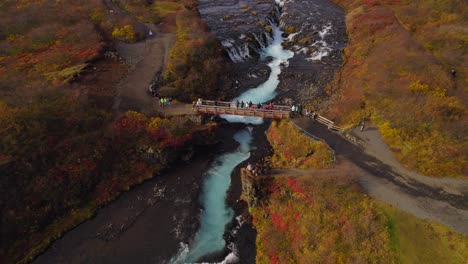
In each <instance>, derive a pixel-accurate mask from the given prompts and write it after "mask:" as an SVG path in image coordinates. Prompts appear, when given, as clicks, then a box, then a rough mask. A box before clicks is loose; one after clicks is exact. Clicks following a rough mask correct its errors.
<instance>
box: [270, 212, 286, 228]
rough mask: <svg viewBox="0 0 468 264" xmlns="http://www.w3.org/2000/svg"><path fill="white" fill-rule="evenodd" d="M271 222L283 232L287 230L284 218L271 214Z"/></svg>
mask: <svg viewBox="0 0 468 264" xmlns="http://www.w3.org/2000/svg"><path fill="white" fill-rule="evenodd" d="M271 222H272V223H273V225H274V226H276V227H279V228H281V229H282V230H285V229H286V222H285V221H284V220H283V218H282V217H281V216H280V215H279V214H277V213H273V214H271Z"/></svg>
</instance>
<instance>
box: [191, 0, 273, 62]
mask: <svg viewBox="0 0 468 264" xmlns="http://www.w3.org/2000/svg"><path fill="white" fill-rule="evenodd" d="M273 10H274V2H273V1H271V0H223V1H216V0H199V1H198V11H199V12H200V15H201V17H202V18H203V19H204V20H205V21H206V22H207V23H208V25H209V27H210V30H211V32H213V33H214V34H215V35H216V37H218V39H219V40H221V43H222V44H223V46H224V47H225V48H226V49H227V50H231V51H232V53H231V59H233V60H234V61H235V62H241V61H245V60H246V59H247V58H248V57H246V56H250V55H249V54H246V48H248V49H251V51H252V50H256V48H258V47H259V46H260V45H265V44H267V43H266V40H267V39H266V38H267V37H266V36H265V35H264V33H265V32H266V31H267V30H268V26H269V25H270V22H269V19H270V18H271V17H272V16H271V14H272V11H273ZM257 42H260V43H257ZM232 48H235V50H236V51H237V54H236V51H234V49H232ZM249 52H250V51H249ZM232 55H239V58H233V57H232ZM236 57H237V56H236Z"/></svg>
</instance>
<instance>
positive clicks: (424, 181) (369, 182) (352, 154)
mask: <svg viewBox="0 0 468 264" xmlns="http://www.w3.org/2000/svg"><path fill="white" fill-rule="evenodd" d="M293 121H294V123H295V124H297V125H298V126H299V127H301V128H303V129H304V130H306V131H307V132H308V133H310V134H312V135H314V136H317V137H319V138H322V139H323V140H325V141H326V142H327V143H328V144H329V145H330V147H331V148H333V149H334V151H335V153H336V155H337V165H336V166H337V167H336V168H334V169H332V170H330V172H332V171H333V170H334V171H335V172H336V171H338V172H340V173H341V172H343V171H348V170H349V167H350V166H349V164H350V163H351V164H352V167H354V169H353V173H356V175H357V177H358V180H359V182H360V184H361V186H362V187H363V188H364V189H365V191H366V192H367V193H368V194H369V195H371V196H372V197H374V198H376V199H378V200H382V201H384V202H387V203H389V204H391V205H393V206H395V207H397V208H399V209H401V210H404V211H406V212H409V213H412V214H414V215H416V216H418V217H421V218H426V219H430V220H434V221H438V222H441V223H443V224H445V225H447V226H449V227H451V228H453V229H454V230H456V231H458V232H460V233H463V234H468V197H467V196H468V180H465V179H450V178H431V177H427V176H424V175H421V174H418V173H415V172H412V171H409V170H408V169H406V168H404V167H403V166H402V165H401V164H400V163H398V161H397V160H396V159H395V157H394V156H393V154H392V153H391V151H390V149H389V148H388V146H387V145H386V144H385V143H384V142H383V140H382V139H381V137H380V134H379V133H378V131H377V130H376V129H374V128H367V129H366V130H365V131H363V132H362V133H361V132H359V131H352V132H351V133H352V134H353V135H354V136H356V137H358V138H359V139H361V140H362V141H363V142H364V143H363V144H360V145H355V144H352V143H351V142H349V141H347V140H346V139H345V138H344V137H342V136H340V135H338V134H336V133H333V132H331V131H329V130H328V129H327V128H326V127H325V126H323V125H321V124H319V123H316V122H313V121H312V120H311V119H308V118H296V119H294V120H293ZM342 163H343V164H347V165H346V169H343V168H341V167H340V166H341V165H340V164H342Z"/></svg>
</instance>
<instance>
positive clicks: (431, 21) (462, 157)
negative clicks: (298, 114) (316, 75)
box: [329, 0, 468, 177]
mask: <svg viewBox="0 0 468 264" xmlns="http://www.w3.org/2000/svg"><path fill="white" fill-rule="evenodd" d="M334 2H336V3H338V4H339V5H341V6H343V8H344V9H345V10H346V11H347V16H346V22H347V29H348V34H349V37H350V43H349V46H348V47H347V48H346V49H345V59H346V63H345V64H344V66H343V68H342V70H341V72H340V73H339V74H338V75H337V78H336V82H335V83H334V84H333V85H332V86H331V87H330V89H329V93H330V94H331V95H332V101H333V107H332V110H330V112H329V114H330V115H332V116H334V118H335V119H336V120H338V121H339V122H341V123H342V124H348V125H352V124H357V123H358V122H359V120H360V119H361V118H362V117H369V116H370V118H371V119H372V120H373V121H374V123H375V124H376V125H377V126H378V127H379V129H380V131H381V132H382V135H383V138H384V139H385V141H386V142H387V143H388V144H389V145H390V146H391V148H392V149H393V150H394V151H395V154H396V156H397V157H398V158H399V159H400V161H401V162H402V163H404V164H405V165H407V166H409V167H411V168H413V169H416V170H418V171H420V172H422V173H424V174H427V175H432V176H453V177H462V176H467V171H466V168H467V165H468V141H467V140H466V133H465V131H466V130H467V124H468V116H467V115H466V113H467V109H466V104H465V103H464V102H466V101H467V99H468V93H467V87H468V86H467V78H466V74H467V72H466V71H467V69H468V67H467V60H466V58H467V53H466V41H467V35H468V34H467V32H466V30H465V29H464V28H466V22H465V21H466V19H465V18H466V15H467V9H466V8H464V4H463V1H460V0H444V1H432V0H430V1H427V0H417V1H399V0H394V1H391V0H386V1H377V0H366V1H364V0H335V1H334ZM452 68H455V69H457V71H458V75H457V77H456V78H452V77H451V76H450V69H452ZM403 140H404V141H405V142H406V145H405V144H403ZM407 145H408V146H410V148H409V147H407Z"/></svg>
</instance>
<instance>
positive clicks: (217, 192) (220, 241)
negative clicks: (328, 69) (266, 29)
mask: <svg viewBox="0 0 468 264" xmlns="http://www.w3.org/2000/svg"><path fill="white" fill-rule="evenodd" d="M276 3H277V4H278V5H281V3H282V2H281V1H279V0H276ZM277 10H278V12H279V8H278V9H277ZM278 15H279V14H278ZM278 17H279V16H278ZM271 26H272V35H273V38H272V39H271V42H269V45H268V46H267V47H264V48H263V49H261V51H260V54H261V56H262V57H263V58H266V57H272V58H273V60H272V61H271V62H270V63H268V66H269V67H270V68H271V73H270V76H269V78H268V80H267V81H266V82H264V83H262V84H260V85H259V86H258V87H256V88H252V89H249V90H247V91H246V92H244V93H243V94H241V95H240V96H239V97H237V99H238V100H239V101H247V102H248V101H252V103H263V102H267V101H270V100H272V99H273V98H274V97H275V96H276V92H275V90H276V88H277V87H278V84H279V74H280V73H281V67H282V66H287V65H288V60H289V59H290V58H292V57H293V56H294V53H293V52H291V51H288V50H284V49H283V47H282V45H281V43H282V42H283V41H284V39H283V37H282V33H283V32H282V31H281V29H280V27H279V25H278V24H277V23H272V24H271ZM259 43H260V42H259ZM223 46H224V47H226V48H227V49H228V52H229V51H231V52H229V54H230V56H232V57H231V59H232V60H233V61H234V62H237V61H239V58H238V55H239V56H240V57H241V58H243V56H242V54H240V52H239V51H238V49H235V50H237V52H235V51H234V49H231V48H232V47H233V40H227V41H223ZM231 53H232V55H231ZM233 58H234V59H236V60H237V61H235V60H234V59H233ZM222 117H223V118H225V119H226V120H228V121H229V122H242V123H246V124H248V123H250V124H261V123H262V122H263V119H261V118H258V117H240V116H229V115H223V116H222ZM252 130H253V128H252V127H247V128H246V129H243V130H241V131H239V132H237V133H236V134H235V135H234V140H235V141H237V142H238V143H239V145H240V146H239V148H238V149H237V150H236V151H234V152H231V153H226V154H223V155H221V156H219V157H218V158H217V159H216V161H215V162H214V163H213V165H212V166H211V169H210V170H209V171H208V173H207V176H206V179H205V181H204V184H203V195H202V200H201V202H202V204H203V208H204V210H203V212H202V214H201V223H200V229H199V231H198V232H197V234H196V235H195V239H194V241H193V242H192V243H191V245H190V246H188V245H185V244H184V245H182V247H181V251H179V254H177V255H176V257H175V258H174V259H172V260H171V262H172V263H177V264H178V263H187V262H188V263H190V262H194V261H198V260H199V259H200V258H201V257H203V256H206V255H208V254H212V253H216V252H219V251H221V250H223V249H224V248H225V247H226V241H225V240H224V238H223V235H224V232H225V227H226V224H228V223H229V222H231V221H232V219H233V217H234V213H233V210H232V209H231V208H229V207H228V206H227V205H226V196H227V193H226V192H227V190H228V189H229V186H230V184H231V174H232V172H233V170H234V168H235V167H236V166H237V165H239V164H240V163H241V162H243V161H245V160H247V159H248V158H249V157H250V142H251V140H252ZM228 248H229V249H230V250H231V251H232V252H231V253H230V254H228V256H227V257H226V259H225V260H224V261H223V262H221V263H226V264H227V263H231V262H235V261H236V260H237V256H236V252H235V246H234V245H233V244H231V245H229V246H228Z"/></svg>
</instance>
